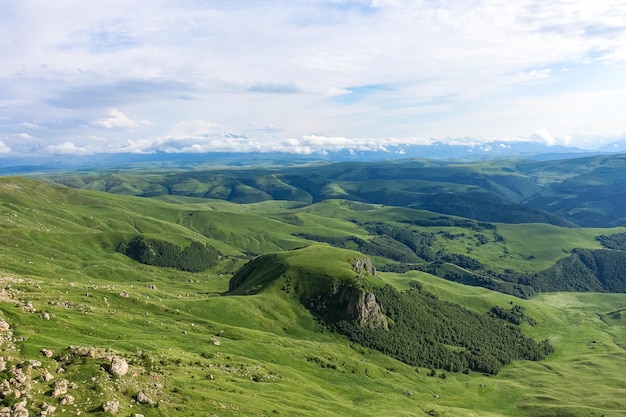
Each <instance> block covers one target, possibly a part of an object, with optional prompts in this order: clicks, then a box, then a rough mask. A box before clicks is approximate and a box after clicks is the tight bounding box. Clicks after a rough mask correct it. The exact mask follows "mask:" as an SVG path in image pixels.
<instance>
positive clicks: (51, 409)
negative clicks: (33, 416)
mask: <svg viewBox="0 0 626 417" xmlns="http://www.w3.org/2000/svg"><path fill="white" fill-rule="evenodd" d="M55 411H57V408H56V407H55V406H53V405H50V404H47V403H43V404H42V406H41V416H42V417H45V416H47V415H48V414H52V413H54V412H55ZM44 413H45V414H44Z"/></svg>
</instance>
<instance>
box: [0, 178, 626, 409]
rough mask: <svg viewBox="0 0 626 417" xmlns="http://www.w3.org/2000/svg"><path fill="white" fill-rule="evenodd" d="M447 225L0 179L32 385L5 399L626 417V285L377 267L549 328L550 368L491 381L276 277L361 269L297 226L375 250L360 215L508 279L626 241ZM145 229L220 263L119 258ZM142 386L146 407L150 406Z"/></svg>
mask: <svg viewBox="0 0 626 417" xmlns="http://www.w3.org/2000/svg"><path fill="white" fill-rule="evenodd" d="M273 184H274V186H276V187H279V186H280V187H283V188H288V187H285V186H283V185H281V184H278V183H273ZM422 185H424V184H422ZM109 186H111V187H118V189H119V188H120V187H122V188H123V187H124V183H123V182H122V183H114V182H112V183H110V184H109ZM379 186H381V184H376V183H374V184H371V189H372V190H376V189H377V188H378V187H379ZM206 187H207V186H206V181H205V180H204V179H202V181H200V180H198V182H193V181H189V182H186V183H185V188H186V189H187V190H200V189H201V191H203V192H204V191H205V190H204V188H206ZM93 188H96V187H93ZM130 191H133V190H132V189H131V190H130ZM244 191H245V190H244ZM292 191H293V190H292ZM214 192H216V193H217V192H218V190H215V191H214ZM294 192H295V191H294ZM325 192H327V193H329V195H333V196H336V197H339V198H343V197H342V196H343V195H346V194H349V193H351V192H353V190H351V189H350V187H348V186H347V185H346V184H342V183H339V182H338V183H334V184H332V185H330V186H329V188H328V189H327V190H326V191H325ZM127 194H130V192H129V193H127ZM440 216H441V214H439V213H435V212H429V211H426V210H419V209H412V208H402V207H392V206H389V205H379V204H366V203H362V202H353V201H348V200H339V199H337V200H325V201H320V202H318V203H315V204H311V205H309V204H308V203H304V202H302V201H285V200H273V201H258V202H254V203H246V204H237V203H234V202H229V201H224V200H217V199H206V198H198V197H188V196H173V195H167V196H159V197H150V198H146V197H137V196H129V195H117V194H112V193H105V192H101V191H94V190H76V189H71V188H66V187H62V186H55V185H50V184H46V183H42V182H39V181H34V180H31V179H24V178H17V177H4V178H0V231H1V234H0V319H1V320H2V321H3V322H6V324H7V325H8V326H9V327H8V329H5V330H2V331H0V357H3V358H4V359H5V360H4V362H5V363H6V364H7V366H6V369H4V370H2V371H0V381H4V380H6V381H10V380H11V379H14V380H15V378H16V372H17V373H20V372H22V373H23V374H25V375H26V378H27V381H26V382H25V383H23V384H22V385H19V384H17V383H14V384H13V385H11V390H12V391H7V390H6V389H3V393H2V397H3V399H2V404H1V405H0V409H1V408H2V407H8V408H9V409H11V407H15V405H16V404H19V403H20V401H22V402H23V401H24V400H26V403H25V407H26V408H27V409H28V410H29V411H30V415H41V411H42V410H45V409H46V405H52V406H54V407H56V409H55V411H54V412H53V413H49V414H48V415H54V416H76V415H79V414H80V415H95V416H99V415H102V416H105V415H110V413H109V412H105V411H104V409H103V405H104V404H106V403H107V402H109V401H117V402H118V404H119V410H118V412H117V415H122V416H135V415H136V414H142V415H144V416H210V415H216V416H219V417H223V416H275V415H278V416H280V415H282V416H357V415H358V416H380V415H394V416H420V415H425V416H429V415H430V416H494V417H495V416H520V417H521V416H580V417H583V416H602V415H605V416H626V400H624V399H625V398H626V372H624V371H623V370H624V366H625V365H626V294H609V293H565V292H554V293H553V292H551V293H540V294H538V295H536V296H534V297H532V298H530V299H520V298H517V297H513V296H511V295H507V294H503V293H499V292H495V291H490V290H487V289H485V288H481V287H477V286H471V287H470V286H466V285H462V284H459V283H456V282H451V281H448V280H445V279H442V278H440V277H438V276H435V275H432V274H430V273H428V272H423V271H417V270H414V271H409V272H406V273H391V272H379V273H378V278H377V279H378V280H379V281H380V285H383V284H391V285H392V286H393V287H395V288H396V289H398V290H405V289H408V288H409V286H410V282H411V281H419V282H420V283H421V284H422V286H423V288H424V289H425V290H427V291H429V292H431V293H433V294H434V295H436V296H437V297H438V298H439V299H441V300H445V301H449V302H452V303H456V304H460V305H462V306H464V307H465V308H467V309H469V310H471V311H474V312H476V313H479V314H486V313H487V312H488V311H489V310H491V308H493V307H494V306H500V307H506V308H509V307H510V306H511V305H519V306H522V307H523V308H524V310H525V312H526V314H527V315H528V316H529V317H531V318H532V319H534V321H535V322H536V325H534V326H531V325H530V324H528V323H524V324H522V325H521V327H522V330H523V332H524V334H525V335H527V336H530V337H533V338H535V339H537V340H542V339H548V340H549V341H550V344H551V345H552V346H553V347H554V353H552V354H551V355H549V356H548V357H547V358H546V359H544V360H542V361H537V362H531V361H516V362H513V363H512V364H509V365H506V366H504V367H503V368H502V369H501V370H500V372H499V373H498V374H497V375H493V376H487V375H483V374H481V373H478V372H470V373H468V374H463V373H450V372H445V373H444V372H443V371H442V370H435V371H436V372H435V375H434V376H430V371H431V370H430V369H428V368H420V367H415V366H409V365H406V364H404V363H402V362H399V361H397V360H394V359H392V358H390V357H388V356H385V355H384V354H382V353H380V352H378V351H375V350H372V349H367V348H364V347H362V346H360V345H358V344H356V343H353V342H350V341H349V340H348V339H347V338H345V337H344V336H341V335H339V334H337V333H333V332H330V331H328V330H323V329H322V328H321V327H320V326H319V323H318V321H317V320H316V318H315V317H314V316H313V315H312V313H311V312H310V311H309V310H308V309H307V308H306V306H304V305H302V304H301V303H300V302H298V300H296V299H294V298H292V297H288V296H287V295H286V294H285V292H284V291H282V290H281V285H280V283H278V284H277V283H275V282H274V278H275V277H276V276H277V275H280V274H283V275H284V276H288V275H289V274H292V275H297V276H298V277H301V278H302V279H303V280H304V281H305V282H309V283H310V285H311V286H312V287H315V286H322V285H324V277H333V278H337V279H346V280H349V279H353V274H354V271H352V269H351V268H352V265H351V264H350V262H351V259H352V258H353V257H354V256H357V255H358V254H357V253H356V252H354V251H352V250H350V248H342V249H340V248H334V247H332V246H330V245H327V244H325V243H319V242H312V241H311V240H308V239H305V238H303V237H301V235H302V233H308V234H311V235H316V236H326V237H345V236H354V237H358V238H360V239H363V240H366V241H368V240H372V239H373V236H372V235H371V234H370V233H369V232H368V230H367V229H366V228H365V227H364V226H363V225H366V224H368V223H372V222H384V223H386V224H390V225H394V226H397V227H406V226H407V225H408V226H409V227H411V229H412V230H414V231H416V232H418V231H419V232H424V233H432V234H434V236H435V241H434V244H433V250H434V251H440V250H445V251H446V252H448V253H450V254H459V255H461V254H462V255H465V256H471V257H472V258H475V259H477V260H478V261H480V262H481V264H482V265H483V269H485V270H487V269H489V270H493V271H496V272H502V271H505V270H507V269H512V270H515V271H518V272H524V273H535V272H538V271H541V270H544V269H546V268H548V267H550V266H551V265H553V264H555V263H556V262H557V261H559V260H560V259H562V258H564V257H566V256H568V254H569V253H570V251H571V250H572V249H575V248H584V249H598V248H600V247H601V245H600V244H599V242H598V241H597V240H596V237H597V236H600V235H607V234H614V233H622V232H624V229H623V228H611V229H607V228H570V227H559V226H555V225H549V224H545V223H531V224H505V223H493V224H492V226H491V228H489V229H485V230H478V231H477V230H472V229H471V228H467V227H461V226H459V224H462V223H457V224H455V225H450V226H445V225H431V226H423V225H420V224H425V223H423V221H427V220H432V219H436V218H438V217H440ZM459 219H460V218H459ZM419 221H422V223H419ZM138 235H143V236H146V237H149V238H152V239H161V240H165V241H168V242H171V243H175V244H177V245H179V246H181V247H184V246H186V245H188V244H189V243H190V242H196V241H197V242H201V243H204V244H207V245H211V246H212V247H214V248H217V249H218V250H219V251H221V254H222V257H221V260H220V262H219V263H218V264H217V265H216V266H214V267H212V268H211V269H209V270H206V271H203V272H197V273H190V272H184V271H180V270H177V269H172V268H159V267H153V266H149V265H145V264H141V263H138V262H136V261H134V260H132V259H130V258H128V257H127V256H125V255H123V254H122V253H119V252H118V251H117V248H118V247H119V245H120V244H122V243H124V242H128V241H129V240H131V239H132V238H133V237H136V236H138ZM271 254H281V256H276V259H277V260H280V259H284V257H288V259H289V263H288V265H287V266H285V264H281V263H280V262H278V261H277V262H276V263H272V262H266V263H264V264H263V268H264V269H263V270H262V271H259V273H258V274H256V275H255V277H256V278H257V281H254V282H248V283H246V284H245V285H247V287H246V286H245V285H244V286H243V287H241V288H240V290H239V291H235V292H234V293H230V292H229V291H228V290H229V281H230V278H231V277H232V275H233V274H234V273H236V272H237V271H238V270H239V269H240V268H242V267H243V266H244V265H246V264H247V263H248V262H249V261H251V260H252V259H254V258H255V257H256V256H258V255H265V256H268V257H269V258H267V259H271V256H272V255H271ZM372 260H373V262H374V264H375V265H385V264H388V263H390V261H389V260H388V259H385V258H383V257H377V256H372ZM391 263H392V262H391ZM44 313H45V314H44ZM46 317H47V318H46ZM42 349H49V350H52V351H53V352H54V354H53V355H51V357H47V356H46V355H44V354H42ZM90 350H91V353H89V354H88V353H87V352H89V351H90ZM114 356H119V357H122V358H124V359H125V360H126V361H127V363H128V365H129V372H128V373H127V374H125V375H122V376H118V375H111V373H110V372H108V367H109V364H110V361H111V357H114ZM29 361H40V362H41V364H40V365H39V366H34V365H33V363H30V362H29ZM29 363H30V365H29ZM18 369H19V370H22V371H18ZM61 369H62V371H61ZM46 373H49V374H51V375H52V376H53V377H54V379H50V380H46V378H45V377H44V376H45V375H46ZM442 374H445V377H442ZM60 380H67V381H68V383H69V388H68V390H67V393H68V394H69V395H71V396H72V397H73V400H72V401H69V402H68V400H67V399H66V400H65V402H64V398H66V397H64V396H56V397H55V396H54V389H55V384H56V383H57V382H58V381H60ZM7 383H8V384H11V383H10V382H7ZM27 385H28V386H27ZM16 390H17V391H20V393H19V394H16V393H15V392H14V391H16ZM22 391H23V392H22ZM5 392H6V395H5ZM139 392H142V393H144V394H145V395H146V396H147V397H149V398H150V401H149V402H145V401H140V400H139V398H140V397H138V394H139ZM0 413H1V411H0Z"/></svg>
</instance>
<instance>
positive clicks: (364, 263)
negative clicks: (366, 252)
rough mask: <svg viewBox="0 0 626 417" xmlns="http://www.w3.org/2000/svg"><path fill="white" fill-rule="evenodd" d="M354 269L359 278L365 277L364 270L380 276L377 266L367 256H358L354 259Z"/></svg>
mask: <svg viewBox="0 0 626 417" xmlns="http://www.w3.org/2000/svg"><path fill="white" fill-rule="evenodd" d="M352 269H354V272H356V273H358V274H359V278H363V272H364V271H365V272H367V273H368V274H370V275H372V276H375V277H378V275H377V273H376V267H375V266H374V264H372V260H371V259H370V258H367V257H366V258H356V259H355V260H354V264H353V265H352Z"/></svg>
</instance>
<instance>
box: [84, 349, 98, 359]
mask: <svg viewBox="0 0 626 417" xmlns="http://www.w3.org/2000/svg"><path fill="white" fill-rule="evenodd" d="M85 356H86V357H88V358H89V359H93V358H95V357H96V351H95V350H94V349H89V350H88V351H87V353H85Z"/></svg>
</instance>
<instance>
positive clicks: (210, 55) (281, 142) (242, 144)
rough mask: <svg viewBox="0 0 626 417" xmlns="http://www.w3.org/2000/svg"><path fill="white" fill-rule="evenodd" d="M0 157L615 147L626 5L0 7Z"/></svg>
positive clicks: (624, 123) (79, 1)
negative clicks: (437, 145) (523, 144)
mask: <svg viewBox="0 0 626 417" xmlns="http://www.w3.org/2000/svg"><path fill="white" fill-rule="evenodd" d="M0 10H1V12H0V53H1V54H2V65H1V66H0V155H4V156H10V155H34V154H47V155H50V154H77V155H81V154H94V153H118V152H136V153H151V152H156V151H166V152H212V151H242V152H244V151H287V152H296V153H312V152H323V151H331V152H332V151H334V150H340V149H378V148H380V149H383V148H385V149H390V148H391V147H394V146H398V145H402V144H412V143H415V144H428V143H430V142H431V141H433V140H439V141H452V142H458V141H470V140H471V141H479V142H480V141H490V140H507V141H526V140H537V141H542V142H545V143H547V144H550V145H552V144H566V145H575V146H579V147H583V148H588V149H594V148H597V147H599V146H602V145H605V144H608V143H612V142H615V141H618V140H623V139H624V138H625V137H626V117H624V109H626V76H624V74H626V2H624V1H623V0H594V1H593V2H590V1H579V0H553V1H545V0H518V1H510V0H485V1H481V0H467V1H429V0H423V1H419V0H417V1H405V0H371V1H365V0H319V1H312V0H297V1H295V0H291V1H287V0H267V1H239V0H231V1H222V0H216V1H210V0H205V1H200V0H154V1H150V2H147V1H144V0H123V1H122V0H108V1H99V0H93V1H83V0H55V1H47V0H24V1H21V0H20V1H15V0H0Z"/></svg>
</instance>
